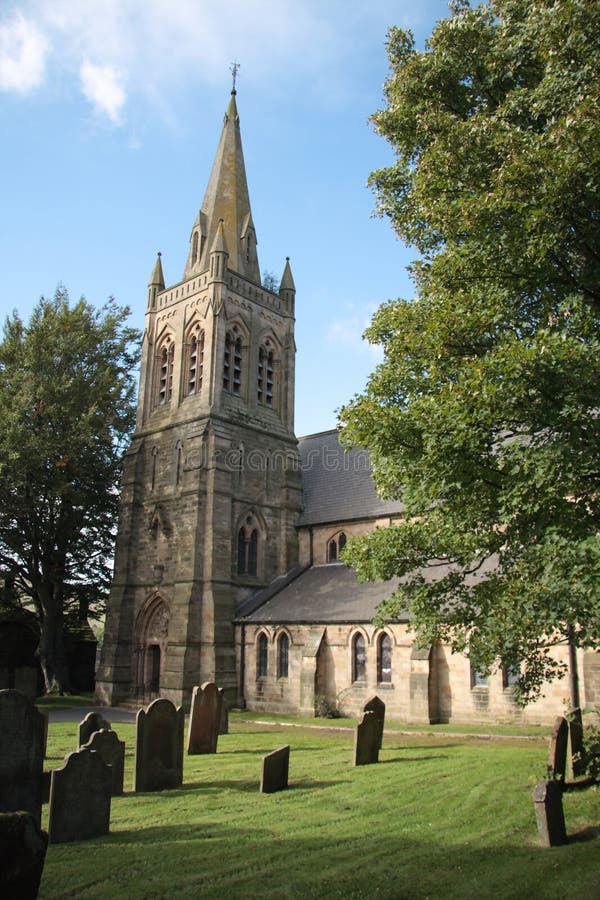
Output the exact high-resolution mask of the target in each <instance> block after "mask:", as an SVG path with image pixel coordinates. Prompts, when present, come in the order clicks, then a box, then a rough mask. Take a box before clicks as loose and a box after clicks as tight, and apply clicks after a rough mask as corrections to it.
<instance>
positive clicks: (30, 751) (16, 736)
mask: <svg viewBox="0 0 600 900" xmlns="http://www.w3.org/2000/svg"><path fill="white" fill-rule="evenodd" d="M44 730H45V720H44V717H43V716H42V714H41V713H40V711H39V710H38V709H36V707H35V706H34V704H33V703H32V702H31V700H30V699H29V697H26V696H25V694H22V693H21V692H20V691H15V690H12V689H9V690H4V691H0V812H16V811H17V810H24V811H25V812H28V813H31V815H32V816H33V818H34V819H35V823H36V825H38V826H39V824H40V821H41V814H42V771H43V768H44V754H43V748H44Z"/></svg>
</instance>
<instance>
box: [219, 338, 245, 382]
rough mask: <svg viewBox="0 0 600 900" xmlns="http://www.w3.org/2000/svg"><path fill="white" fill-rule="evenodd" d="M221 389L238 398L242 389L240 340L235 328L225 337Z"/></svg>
mask: <svg viewBox="0 0 600 900" xmlns="http://www.w3.org/2000/svg"><path fill="white" fill-rule="evenodd" d="M223 387H224V389H225V390H226V391H228V392H229V393H230V394H234V395H235V396H238V397H239V395H240V391H241V387H242V338H241V336H240V335H239V334H238V333H237V328H235V327H234V328H233V330H232V331H228V332H227V334H226V335H225V354H224V357H223Z"/></svg>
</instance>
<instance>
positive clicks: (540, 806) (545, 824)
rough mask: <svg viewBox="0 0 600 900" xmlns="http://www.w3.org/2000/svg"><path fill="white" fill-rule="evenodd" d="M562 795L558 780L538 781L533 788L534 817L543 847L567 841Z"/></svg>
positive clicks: (561, 787) (555, 845) (554, 845)
mask: <svg viewBox="0 0 600 900" xmlns="http://www.w3.org/2000/svg"><path fill="white" fill-rule="evenodd" d="M562 795H563V786H562V784H560V782H558V781H540V782H538V784H536V786H535V788H534V790H533V805H534V808H535V818H536V821H537V827H538V833H539V835H540V840H541V842H542V844H543V845H544V847H557V846H559V845H560V844H566V843H567V830H566V828H565V816H564V813H563V805H562Z"/></svg>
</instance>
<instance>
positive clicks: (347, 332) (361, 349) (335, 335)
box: [326, 316, 383, 363]
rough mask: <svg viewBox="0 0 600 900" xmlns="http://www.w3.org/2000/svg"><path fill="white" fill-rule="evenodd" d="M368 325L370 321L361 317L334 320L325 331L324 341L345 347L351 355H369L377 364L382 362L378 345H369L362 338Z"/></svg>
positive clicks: (380, 349) (381, 352)
mask: <svg viewBox="0 0 600 900" xmlns="http://www.w3.org/2000/svg"><path fill="white" fill-rule="evenodd" d="M369 324H370V320H369V319H368V318H366V319H365V318H364V317H362V316H348V318H346V319H336V320H335V322H332V323H331V325H330V326H329V328H328V330H327V335H326V340H327V342H328V343H330V344H334V345H335V346H338V347H346V348H347V349H348V350H351V351H352V352H353V353H369V354H370V355H371V356H372V357H373V359H374V361H375V362H376V363H379V362H381V361H382V360H383V351H382V348H381V347H380V346H379V345H378V344H369V342H368V341H367V340H366V338H364V337H363V334H364V331H365V329H366V328H367V326H368V325H369Z"/></svg>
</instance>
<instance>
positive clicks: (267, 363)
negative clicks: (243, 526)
mask: <svg viewBox="0 0 600 900" xmlns="http://www.w3.org/2000/svg"><path fill="white" fill-rule="evenodd" d="M273 383H274V356H273V350H272V349H270V348H269V346H265V347H261V348H260V350H259V351H258V381H257V400H258V402H259V404H260V405H261V406H270V407H272V406H273Z"/></svg>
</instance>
